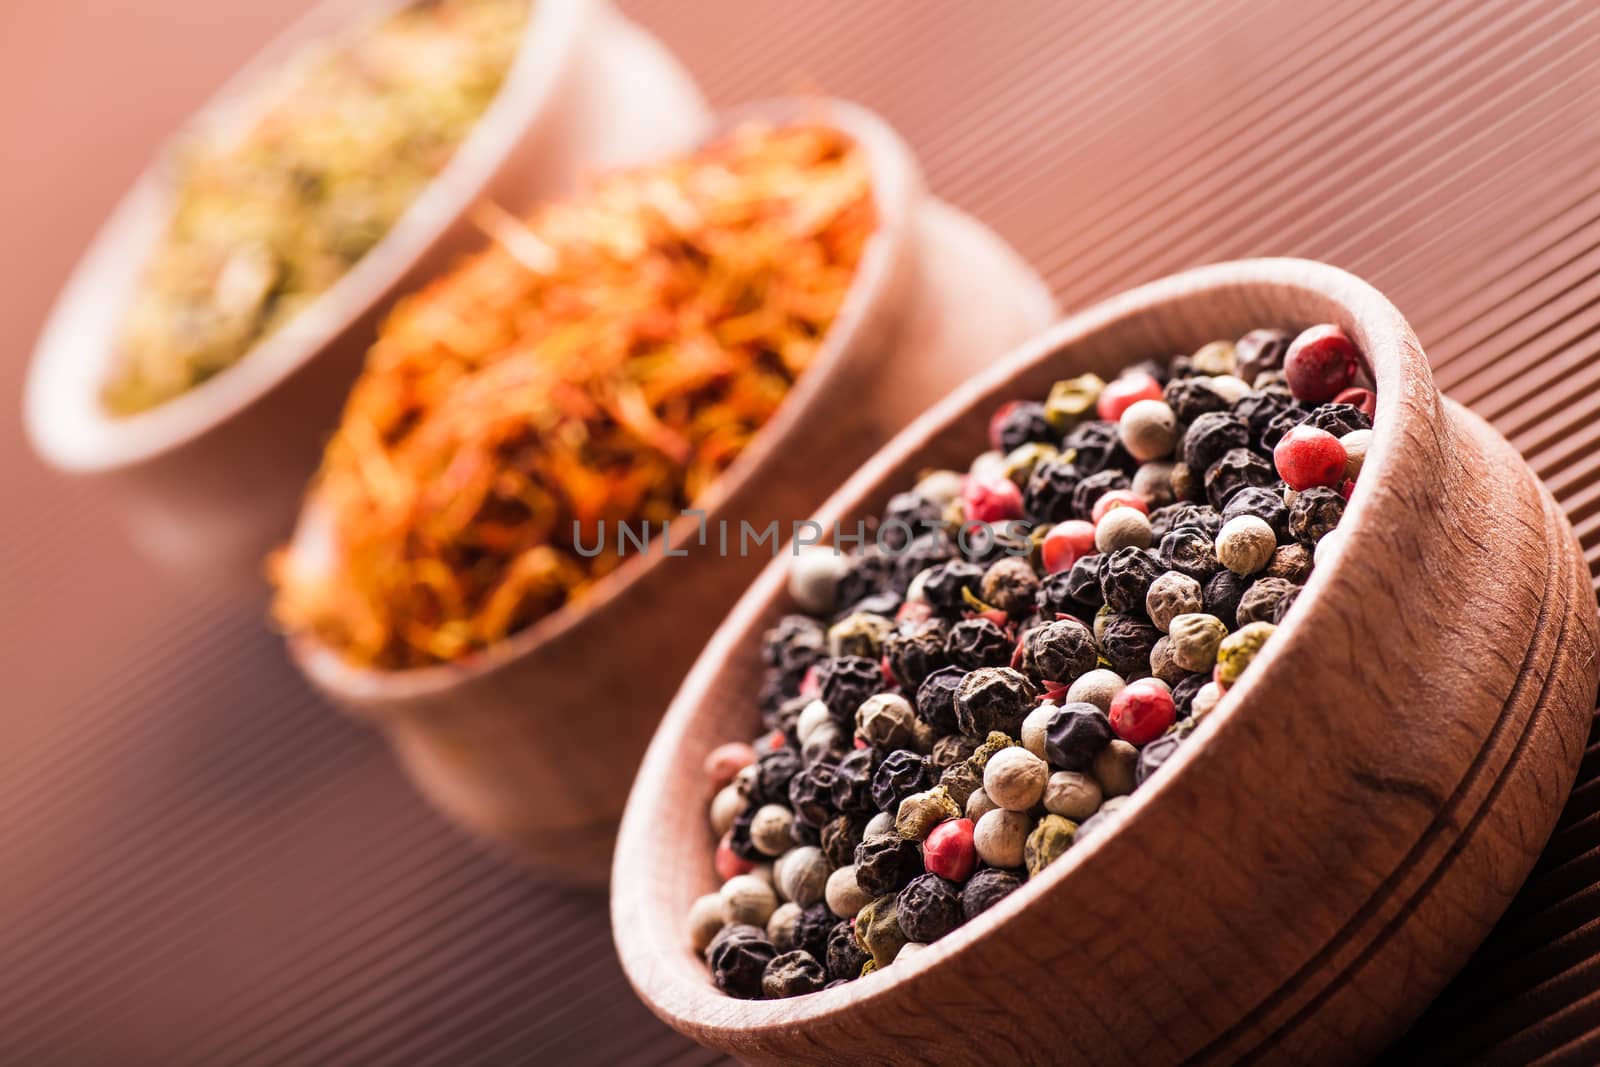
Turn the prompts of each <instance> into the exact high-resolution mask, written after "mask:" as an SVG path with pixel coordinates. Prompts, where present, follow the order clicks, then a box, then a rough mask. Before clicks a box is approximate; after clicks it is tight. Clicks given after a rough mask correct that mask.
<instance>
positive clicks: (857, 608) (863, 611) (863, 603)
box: [841, 589, 900, 619]
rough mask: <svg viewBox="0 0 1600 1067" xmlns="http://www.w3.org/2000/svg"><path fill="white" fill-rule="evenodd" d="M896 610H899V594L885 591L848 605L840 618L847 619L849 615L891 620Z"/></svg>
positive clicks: (888, 590)
mask: <svg viewBox="0 0 1600 1067" xmlns="http://www.w3.org/2000/svg"><path fill="white" fill-rule="evenodd" d="M898 610H900V594H899V593H896V592H894V591H893V590H890V589H885V590H884V591H883V592H881V593H873V594H872V595H871V596H866V597H862V598H861V599H860V600H858V601H856V602H855V603H854V604H852V605H850V608H849V610H847V611H845V612H844V613H843V615H842V616H841V618H848V617H849V616H851V615H882V616H883V617H884V618H886V619H893V618H894V615H895V612H896V611H898Z"/></svg>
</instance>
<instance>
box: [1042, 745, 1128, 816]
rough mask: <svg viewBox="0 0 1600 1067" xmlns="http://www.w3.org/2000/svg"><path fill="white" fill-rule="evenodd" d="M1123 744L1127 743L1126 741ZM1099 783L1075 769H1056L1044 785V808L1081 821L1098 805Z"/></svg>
mask: <svg viewBox="0 0 1600 1067" xmlns="http://www.w3.org/2000/svg"><path fill="white" fill-rule="evenodd" d="M1123 744H1127V742H1126V741H1124V742H1123ZM1103 796H1104V793H1103V791H1102V790H1101V788H1100V783H1099V782H1097V781H1095V780H1094V779H1093V778H1091V777H1089V776H1088V775H1087V774H1081V773H1079V772H1077V771H1057V772H1055V773H1054V774H1052V775H1051V776H1050V780H1049V781H1048V782H1046V783H1045V787H1044V810H1045V811H1048V812H1050V814H1052V815H1064V816H1066V817H1067V818H1069V819H1071V820H1072V821H1073V822H1082V821H1083V820H1085V819H1087V818H1088V817H1089V816H1091V815H1093V814H1094V813H1095V811H1096V810H1098V809H1099V807H1100V801H1101V798H1102V797H1103Z"/></svg>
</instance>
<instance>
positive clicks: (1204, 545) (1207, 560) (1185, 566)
mask: <svg viewBox="0 0 1600 1067" xmlns="http://www.w3.org/2000/svg"><path fill="white" fill-rule="evenodd" d="M1214 536H1215V535H1214V534H1208V533H1206V531H1204V530H1202V529H1201V528H1200V527H1198V526H1179V527H1177V528H1175V529H1174V530H1173V531H1172V532H1171V533H1169V534H1167V536H1165V537H1163V538H1162V539H1161V547H1160V548H1159V549H1157V550H1156V559H1157V561H1158V562H1157V570H1158V572H1159V571H1161V570H1168V571H1177V572H1178V573H1179V574H1187V575H1188V576H1189V577H1191V578H1193V579H1195V580H1196V581H1198V582H1202V583H1203V582H1204V581H1205V580H1206V579H1207V578H1210V577H1211V576H1212V575H1213V574H1215V573H1216V571H1217V568H1218V567H1220V566H1222V564H1220V563H1218V562H1217V545H1216V542H1215V541H1213V540H1212V538H1213V537H1214ZM1106 603H1107V604H1111V600H1110V598H1109V597H1108V598H1107V599H1106ZM1141 603H1142V601H1141ZM1111 606H1112V607H1117V605H1115V604H1112V605H1111ZM1119 610H1123V611H1126V610H1130V609H1129V608H1120V609H1119Z"/></svg>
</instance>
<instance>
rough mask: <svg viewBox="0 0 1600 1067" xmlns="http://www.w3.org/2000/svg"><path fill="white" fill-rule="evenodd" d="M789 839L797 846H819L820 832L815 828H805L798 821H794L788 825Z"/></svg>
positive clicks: (820, 840) (820, 841)
mask: <svg viewBox="0 0 1600 1067" xmlns="http://www.w3.org/2000/svg"><path fill="white" fill-rule="evenodd" d="M789 839H790V840H791V841H793V842H794V843H795V844H796V845H799V846H804V845H820V844H821V843H822V831H820V830H818V829H817V828H816V827H815V826H807V825H806V824H805V823H803V822H801V821H800V820H799V819H794V820H791V821H790V823H789Z"/></svg>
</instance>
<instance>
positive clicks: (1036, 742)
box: [1020, 701, 1056, 759]
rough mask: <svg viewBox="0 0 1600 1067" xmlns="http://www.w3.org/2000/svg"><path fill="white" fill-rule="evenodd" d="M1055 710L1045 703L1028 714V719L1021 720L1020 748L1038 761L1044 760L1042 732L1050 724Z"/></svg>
mask: <svg viewBox="0 0 1600 1067" xmlns="http://www.w3.org/2000/svg"><path fill="white" fill-rule="evenodd" d="M1055 710H1056V706H1055V705H1054V704H1052V703H1049V702H1048V701H1047V702H1045V703H1043V704H1040V705H1039V706H1038V707H1036V708H1034V709H1033V710H1032V711H1030V712H1028V717H1027V718H1025V719H1023V720H1022V730H1021V734H1020V738H1021V741H1022V747H1023V748H1025V749H1027V750H1028V751H1029V752H1032V753H1033V754H1034V755H1035V756H1038V757H1039V758H1040V759H1045V758H1046V757H1045V754H1044V731H1045V727H1047V726H1048V725H1049V724H1050V715H1051V713H1052V712H1054V711H1055Z"/></svg>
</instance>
